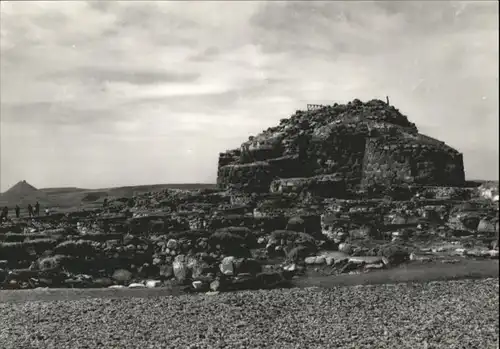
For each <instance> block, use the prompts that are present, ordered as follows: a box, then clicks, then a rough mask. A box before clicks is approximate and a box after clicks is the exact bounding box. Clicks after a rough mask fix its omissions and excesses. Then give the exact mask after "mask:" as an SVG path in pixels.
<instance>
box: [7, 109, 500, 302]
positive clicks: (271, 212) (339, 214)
mask: <svg viewBox="0 0 500 349" xmlns="http://www.w3.org/2000/svg"><path fill="white" fill-rule="evenodd" d="M217 184H218V187H217V188H215V189H213V188H212V189H210V188H209V189H197V190H183V189H165V190H161V191H155V192H148V193H143V194H139V195H135V196H133V197H110V198H109V200H107V201H106V203H105V204H104V203H103V205H101V207H99V208H94V209H92V210H73V211H71V212H64V213H51V214H49V215H47V216H40V217H32V218H27V217H21V218H18V219H17V218H9V219H7V220H6V221H4V222H2V223H1V224H0V287H1V289H3V290H26V289H37V288H38V289H40V288H42V289H43V288H57V289H59V288H73V289H81V288H111V289H123V288H131V289H141V288H164V289H180V290H182V292H188V293H191V292H194V293H196V292H224V291H237V290H245V289H271V288H280V287H289V286H290V285H296V284H299V283H300V280H305V279H307V280H311V279H315V278H317V279H318V280H319V279H321V278H330V279H332V280H334V279H338V280H341V279H342V278H343V277H344V276H345V275H367V276H366V278H365V279H369V278H377V277H376V276H375V277H372V276H368V275H377V273H383V272H384V270H392V269H394V268H402V267H403V268H404V267H406V266H415V265H416V266H421V269H420V270H429V273H431V271H430V270H431V269H432V268H430V269H429V268H428V267H426V266H428V265H430V264H432V265H451V266H455V267H456V268H461V267H460V265H463V264H464V263H466V262H467V261H473V260H474V261H479V260H483V261H484V260H489V261H491V263H492V264H491V267H488V268H490V269H488V268H487V269H488V270H494V268H497V264H498V262H497V261H496V260H497V259H498V232H499V220H498V218H499V215H498V182H490V183H479V182H468V181H466V180H465V173H464V169H463V159H462V155H461V153H459V152H458V151H457V150H455V149H453V148H451V147H449V146H447V145H446V144H445V143H444V142H441V141H439V140H436V139H433V138H430V137H428V136H425V135H422V134H420V133H419V132H418V129H417V127H416V125H414V124H413V123H411V122H410V121H408V119H407V117H406V116H404V115H403V114H401V113H400V112H399V111H398V110H397V109H396V108H394V107H392V106H389V105H387V104H386V103H385V102H382V101H378V100H373V101H369V102H365V103H363V102H361V101H359V100H354V101H352V102H349V103H348V104H346V105H333V106H325V107H323V108H320V109H317V110H313V111H297V112H296V113H295V114H294V115H292V116H291V117H290V118H288V119H283V120H282V121H281V122H280V125H278V126H276V127H271V128H269V129H267V130H266V131H264V132H262V133H261V134H259V135H257V136H251V137H249V140H248V141H246V142H244V143H243V144H242V145H241V147H240V148H238V149H234V150H229V151H227V152H225V153H221V154H220V156H219V163H218V180H217ZM429 263H430V264H429ZM426 268H427V269H426ZM436 268H437V269H436V270H438V269H439V267H436ZM491 268H493V269H491ZM399 270H400V271H401V270H404V269H399ZM464 273H465V274H467V272H464ZM464 273H462V274H464ZM488 273H490V272H486V273H485V276H487V275H489V274H488ZM380 275H384V274H380ZM386 275H387V274H386ZM380 278H381V279H383V278H384V277H380ZM307 282H309V281H307Z"/></svg>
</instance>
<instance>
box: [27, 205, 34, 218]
mask: <svg viewBox="0 0 500 349" xmlns="http://www.w3.org/2000/svg"><path fill="white" fill-rule="evenodd" d="M28 214H29V216H30V217H33V206H31V204H28Z"/></svg>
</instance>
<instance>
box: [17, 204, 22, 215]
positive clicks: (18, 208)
mask: <svg viewBox="0 0 500 349" xmlns="http://www.w3.org/2000/svg"><path fill="white" fill-rule="evenodd" d="M20 215H21V208H20V207H19V205H16V218H19V216H20Z"/></svg>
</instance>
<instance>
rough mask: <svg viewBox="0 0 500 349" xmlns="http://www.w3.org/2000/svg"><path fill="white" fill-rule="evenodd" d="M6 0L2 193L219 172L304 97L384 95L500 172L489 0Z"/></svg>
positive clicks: (487, 169) (473, 164)
mask: <svg viewBox="0 0 500 349" xmlns="http://www.w3.org/2000/svg"><path fill="white" fill-rule="evenodd" d="M0 4H1V5H0V6H1V17H0V26H1V36H0V49H1V56H0V57H1V60H0V83H1V86H0V87H1V88H0V102H1V103H0V107H1V110H0V191H5V190H7V189H8V188H9V187H10V186H12V185H14V184H15V183H17V182H18V181H20V180H23V179H24V180H27V181H28V182H29V183H30V184H32V185H34V186H36V187H38V188H42V187H63V186H71V187H82V188H104V187H113V186H123V185H141V184H156V183H195V182H197V183H200V182H203V183H210V182H215V180H216V176H217V160H218V155H219V152H223V151H225V150H227V149H232V148H236V147H238V146H239V145H240V144H241V143H242V142H244V141H246V140H247V139H248V136H249V135H252V134H256V133H259V132H260V131H262V130H264V129H267V128H268V127H270V126H274V125H275V124H277V123H278V122H279V120H280V119H282V118H286V117H288V116H290V115H291V114H293V113H294V112H295V111H296V110H297V109H305V108H306V104H307V103H317V104H327V103H330V104H332V103H334V102H339V103H346V102H348V101H350V100H352V99H354V98H359V99H361V100H365V101H367V100H371V99H373V98H379V99H382V100H385V96H386V95H388V96H389V97H390V101H391V104H393V105H395V106H396V107H397V108H398V109H399V110H400V111H401V112H402V113H403V114H405V115H407V116H408V118H409V119H410V120H411V121H412V122H414V123H416V124H417V126H418V127H419V130H420V132H421V133H425V134H427V135H429V136H432V137H434V138H438V139H440V140H442V141H445V142H446V143H447V144H449V145H450V146H452V147H454V148H456V149H458V150H459V151H460V152H462V153H463V154H464V162H465V169H466V177H467V178H469V179H498V177H499V171H498V168H499V162H498V153H499V149H498V144H499V139H498V129H499V125H498V122H499V116H498V115H499V109H498V94H499V91H498V86H499V85H498V84H499V83H498V60H499V56H498V40H499V38H498V35H499V27H498V20H499V18H498V2H497V1H469V2H441V1H418V2H410V1H401V2H397V1H388V2H384V1H376V2H368V1H365V2H361V1H360V2H354V1H350V2H347V1H346V2H341V1H330V2H312V1H307V2H300V1H293V2H278V1H273V2H259V1H246V2H245V1H237V2H229V1H224V2H209V1H202V2H195V1H189V2H173V1H172V2H167V1H162V2H147V1H141V2H139V1H137V2H134V1H127V2H118V1H116V2H112V1H106V2H84V1H67V2H66V1H56V2H42V1H37V2H35V1H29V2H23V1H15V2H14V1H1V3H0Z"/></svg>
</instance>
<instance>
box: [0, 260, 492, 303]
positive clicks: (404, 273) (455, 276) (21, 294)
mask: <svg viewBox="0 0 500 349" xmlns="http://www.w3.org/2000/svg"><path fill="white" fill-rule="evenodd" d="M498 276H499V263H498V260H494V261H492V260H485V261H471V260H464V261H462V262H460V263H458V264H443V263H438V262H433V263H427V264H419V263H415V264H408V265H404V266H401V267H398V268H395V269H390V270H383V271H377V272H371V273H364V274H354V275H340V276H328V277H325V276H310V277H306V278H299V279H294V280H293V281H292V283H293V286H294V287H298V288H305V287H312V286H317V287H321V288H332V287H337V286H353V285H376V284H390V283H401V282H417V283H420V282H427V281H438V280H460V279H484V278H498ZM181 294H183V291H182V290H181V288H180V287H173V288H156V289H109V288H105V289H66V288H65V289H40V290H13V291H12V290H2V291H0V302H25V301H54V300H76V299H83V298H126V297H141V298H145V297H158V296H177V295H181Z"/></svg>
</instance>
